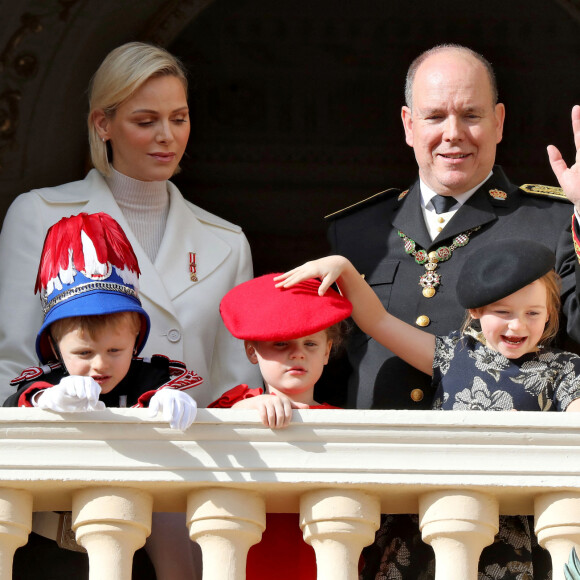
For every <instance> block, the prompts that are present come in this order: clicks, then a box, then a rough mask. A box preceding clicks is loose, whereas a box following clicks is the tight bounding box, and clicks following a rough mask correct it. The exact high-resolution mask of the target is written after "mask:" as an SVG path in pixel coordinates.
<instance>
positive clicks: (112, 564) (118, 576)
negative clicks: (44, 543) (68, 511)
mask: <svg viewBox="0 0 580 580" xmlns="http://www.w3.org/2000/svg"><path fill="white" fill-rule="evenodd" d="M152 509H153V499H152V497H151V496H150V495H149V494H148V493H145V492H143V491H140V490H137V489H129V488H113V487H110V488H106V487H101V488H87V489H84V490H82V491H78V492H76V493H75V494H74V496H73V505H72V521H73V524H72V528H73V530H74V531H75V532H76V540H77V542H78V543H79V544H80V545H81V546H83V547H84V548H86V550H87V553H88V555H89V566H90V571H89V580H131V572H132V566H133V555H134V553H135V550H137V549H138V548H141V547H142V546H143V545H144V544H145V539H146V538H147V536H148V535H149V534H150V533H151V511H152Z"/></svg>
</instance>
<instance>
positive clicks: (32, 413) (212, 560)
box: [0, 409, 580, 580]
mask: <svg viewBox="0 0 580 580" xmlns="http://www.w3.org/2000/svg"><path fill="white" fill-rule="evenodd" d="M146 414H147V411H144V410H136V409H114V410H106V411H102V412H95V413H90V414H71V415H66V416H64V415H59V414H56V413H50V412H45V411H42V410H40V409H1V410H0V434H1V435H0V578H1V579H2V580H6V579H10V578H11V568H12V557H13V554H14V551H15V549H16V548H17V547H18V546H20V545H23V544H24V543H25V542H26V541H27V535H28V533H29V532H30V529H31V520H32V514H33V512H41V511H51V510H70V511H72V527H73V529H74V530H75V532H76V538H77V541H78V542H79V543H80V544H81V545H83V546H84V547H85V548H86V549H87V552H88V554H89V562H90V580H97V579H99V580H101V579H102V580H128V579H129V578H130V576H131V560H132V556H133V552H134V550H135V549H137V548H138V547H140V546H141V545H143V543H144V542H145V538H146V536H147V535H148V534H149V531H150V526H151V513H152V510H153V511H184V512H186V514H187V522H188V526H189V533H190V536H191V538H192V539H194V540H196V541H197V542H198V543H199V544H200V545H201V548H202V552H203V561H204V578H206V579H210V580H222V579H223V580H237V579H243V578H244V577H245V560H246V555H247V551H248V549H249V547H250V546H251V545H253V544H254V543H256V542H258V541H259V540H260V537H261V533H262V530H263V529H264V525H265V513H266V512H299V513H300V520H301V526H302V529H303V533H304V539H305V541H306V542H308V543H310V544H311V545H312V546H313V547H314V549H315V552H316V558H317V565H318V579H319V580H321V579H325V580H330V579H332V580H347V579H348V580H354V579H356V577H357V563H358V559H359V554H360V551H361V549H362V548H363V546H365V545H367V544H369V543H371V542H372V540H373V537H374V533H375V530H376V528H377V527H378V524H379V514H380V513H418V514H419V517H420V522H421V529H422V534H423V538H424V540H425V541H427V542H429V543H430V544H431V545H432V546H433V548H434V550H435V554H436V562H437V565H436V578H437V580H470V579H473V580H475V579H476V578H477V560H478V558H479V554H480V552H481V550H482V548H483V547H484V546H485V545H487V544H489V543H491V542H492V539H493V536H494V534H495V533H496V531H497V526H498V514H534V515H535V522H536V534H537V536H538V539H539V541H540V544H541V545H543V546H545V547H546V548H547V549H548V550H549V551H550V553H551V556H552V562H553V565H554V572H553V580H562V579H563V578H564V573H563V565H564V562H566V561H567V559H568V555H569V553H570V550H571V548H572V547H580V475H579V471H580V415H578V414H576V413H499V412H498V413H483V412H434V411H346V410H345V411H341V410H336V411H331V410H318V411H317V410H310V411H300V412H295V414H294V422H293V423H292V425H291V426H290V427H289V428H287V429H284V430H279V431H272V430H270V429H267V428H265V427H263V426H262V425H261V423H259V421H258V420H257V419H256V414H255V413H254V412H251V411H233V410H224V409H219V410H207V409H201V410H200V411H199V413H198V417H197V421H196V423H194V425H192V427H191V428H190V429H188V430H187V431H186V432H181V431H173V430H171V429H169V427H168V425H167V424H166V423H163V422H161V421H158V420H156V419H149V418H148V417H147V416H146Z"/></svg>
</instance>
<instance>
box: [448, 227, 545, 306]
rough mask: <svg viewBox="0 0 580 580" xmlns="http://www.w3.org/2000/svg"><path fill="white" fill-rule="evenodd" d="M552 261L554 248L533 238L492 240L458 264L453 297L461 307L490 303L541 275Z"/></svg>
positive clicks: (519, 288)
mask: <svg viewBox="0 0 580 580" xmlns="http://www.w3.org/2000/svg"><path fill="white" fill-rule="evenodd" d="M555 263H556V256H555V255H554V252H552V251H551V250H550V249H548V248H547V247H546V246H544V245H542V244H540V243H538V242H534V241H533V240H524V239H517V238H510V239H506V240H496V241H494V242H491V243H489V244H487V245H486V246H485V248H483V250H479V251H478V252H476V253H474V254H472V255H471V256H470V258H469V259H468V261H467V262H466V263H465V265H464V266H463V268H461V271H460V273H459V279H458V281H457V300H458V301H459V304H461V306H463V307H464V308H481V307H482V306H486V305H488V304H492V303H493V302H497V301H498V300H501V299H502V298H505V297H506V296H509V295H510V294H513V293H514V292H517V291H518V290H521V289H522V288H524V287H525V286H527V285H528V284H531V283H532V282H533V281H534V280H537V279H538V278H541V277H542V276H543V275H544V274H546V273H548V272H549V271H550V270H551V269H552V268H554V264H555Z"/></svg>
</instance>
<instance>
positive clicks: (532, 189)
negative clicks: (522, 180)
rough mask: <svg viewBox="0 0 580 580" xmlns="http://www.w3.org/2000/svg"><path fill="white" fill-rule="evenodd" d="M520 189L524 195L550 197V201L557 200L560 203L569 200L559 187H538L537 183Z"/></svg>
mask: <svg viewBox="0 0 580 580" xmlns="http://www.w3.org/2000/svg"><path fill="white" fill-rule="evenodd" d="M520 189H521V190H522V191H524V192H525V193H530V194H532V195H540V196H543V197H551V198H552V199H559V200H560V201H568V202H570V200H569V199H568V198H567V197H566V194H565V193H564V190H563V189H562V188H561V187H552V186H551V185H539V184H537V183H526V184H524V185H520ZM570 203H571V202H570Z"/></svg>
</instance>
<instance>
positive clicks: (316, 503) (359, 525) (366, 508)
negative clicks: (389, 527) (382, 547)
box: [300, 489, 381, 580]
mask: <svg viewBox="0 0 580 580" xmlns="http://www.w3.org/2000/svg"><path fill="white" fill-rule="evenodd" d="M380 512H381V510H380V502H379V500H378V498H376V497H374V496H371V495H368V494H366V493H363V492H362V491H357V490H348V489H324V490H317V491H311V492H307V493H305V494H303V495H302V496H301V498H300V527H301V528H302V532H303V534H304V541H305V542H307V543H308V544H310V545H311V546H312V547H313V548H314V551H315V552H316V565H317V568H318V580H352V579H355V578H358V571H357V569H358V562H359V558H360V553H361V551H362V549H363V548H364V547H365V546H368V545H369V544H372V542H373V540H374V538H375V532H376V530H377V529H378V527H379V524H380V517H381V513H380Z"/></svg>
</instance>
